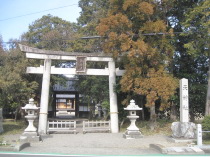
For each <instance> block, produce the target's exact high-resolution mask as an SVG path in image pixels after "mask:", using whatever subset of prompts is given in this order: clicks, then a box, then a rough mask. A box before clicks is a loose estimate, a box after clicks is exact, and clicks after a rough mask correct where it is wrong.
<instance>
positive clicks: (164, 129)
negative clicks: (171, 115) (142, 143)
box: [120, 119, 172, 136]
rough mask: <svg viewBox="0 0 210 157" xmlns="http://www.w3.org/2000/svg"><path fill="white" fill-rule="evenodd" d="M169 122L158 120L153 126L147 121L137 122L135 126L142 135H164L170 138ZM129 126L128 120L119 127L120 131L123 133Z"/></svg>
mask: <svg viewBox="0 0 210 157" xmlns="http://www.w3.org/2000/svg"><path fill="white" fill-rule="evenodd" d="M171 123H172V122H171V121H169V120H162V119H158V120H157V121H156V122H155V123H154V124H151V123H150V122H149V121H137V122H136V126H137V127H138V128H139V129H140V131H141V132H142V134H143V135H145V136H149V135H155V134H159V135H166V136H170V135H171V134H172V132H171ZM129 125H130V122H129V121H128V120H126V121H125V123H124V124H123V125H122V126H121V128H120V131H121V132H125V131H126V129H127V127H128V126H129ZM151 128H153V129H151Z"/></svg>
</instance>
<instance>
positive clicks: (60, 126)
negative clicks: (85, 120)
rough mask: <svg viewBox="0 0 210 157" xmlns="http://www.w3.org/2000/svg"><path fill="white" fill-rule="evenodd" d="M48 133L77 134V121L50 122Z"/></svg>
mask: <svg viewBox="0 0 210 157" xmlns="http://www.w3.org/2000/svg"><path fill="white" fill-rule="evenodd" d="M47 126H48V128H47V132H48V133H50V132H73V133H74V134H76V121H69V120H49V121H48V125H47Z"/></svg>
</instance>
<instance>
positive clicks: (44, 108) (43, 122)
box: [39, 59, 51, 134]
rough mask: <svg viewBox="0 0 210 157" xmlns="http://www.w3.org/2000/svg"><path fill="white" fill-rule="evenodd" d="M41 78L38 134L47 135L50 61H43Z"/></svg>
mask: <svg viewBox="0 0 210 157" xmlns="http://www.w3.org/2000/svg"><path fill="white" fill-rule="evenodd" d="M43 68H44V69H43V78H42V93H41V103H40V113H39V134H46V133H47V114H48V103H49V89H50V72H51V60H50V59H45V60H44V67H43Z"/></svg>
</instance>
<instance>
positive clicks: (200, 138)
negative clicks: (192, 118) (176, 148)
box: [197, 124, 203, 147]
mask: <svg viewBox="0 0 210 157" xmlns="http://www.w3.org/2000/svg"><path fill="white" fill-rule="evenodd" d="M202 143H203V142H202V126H201V124H197V145H198V146H199V147H201V146H202V145H203V144H202Z"/></svg>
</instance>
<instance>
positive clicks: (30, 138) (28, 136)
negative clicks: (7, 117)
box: [20, 132, 41, 142]
mask: <svg viewBox="0 0 210 157" xmlns="http://www.w3.org/2000/svg"><path fill="white" fill-rule="evenodd" d="M20 141H21V142H39V141H41V138H40V136H38V134H37V132H24V133H23V134H22V135H21V136H20Z"/></svg>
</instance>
